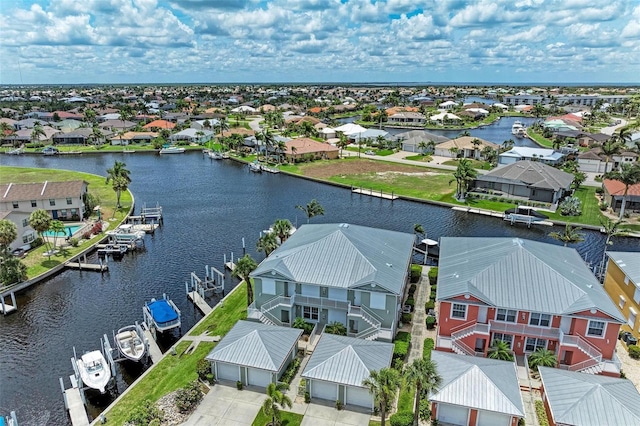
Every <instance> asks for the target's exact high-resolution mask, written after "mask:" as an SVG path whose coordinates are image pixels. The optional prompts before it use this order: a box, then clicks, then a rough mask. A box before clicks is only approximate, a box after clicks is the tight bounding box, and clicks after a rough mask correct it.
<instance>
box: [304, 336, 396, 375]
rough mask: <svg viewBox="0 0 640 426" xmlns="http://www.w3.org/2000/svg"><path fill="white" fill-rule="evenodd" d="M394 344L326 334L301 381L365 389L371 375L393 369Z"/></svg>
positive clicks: (321, 339)
mask: <svg viewBox="0 0 640 426" xmlns="http://www.w3.org/2000/svg"><path fill="white" fill-rule="evenodd" d="M392 356H393V344H392V343H384V342H376V341H370V340H364V339H357V338H355V337H346V336H336V335H333V334H328V333H323V334H322V336H321V337H320V341H319V342H318V344H317V346H316V348H315V349H314V350H313V354H312V355H311V358H310V359H309V362H308V363H307V366H306V367H305V369H304V371H303V372H302V377H304V378H307V379H317V380H324V381H327V382H334V383H340V384H344V385H349V386H359V387H362V382H363V381H364V380H365V379H367V378H368V377H369V375H370V373H371V371H377V370H380V369H382V368H386V367H389V366H390V365H391V358H392Z"/></svg>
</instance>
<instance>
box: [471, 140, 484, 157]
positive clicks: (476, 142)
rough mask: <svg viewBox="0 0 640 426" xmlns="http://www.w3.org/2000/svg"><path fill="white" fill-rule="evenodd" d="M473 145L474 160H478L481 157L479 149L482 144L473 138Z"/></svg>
mask: <svg viewBox="0 0 640 426" xmlns="http://www.w3.org/2000/svg"><path fill="white" fill-rule="evenodd" d="M471 144H472V145H473V158H475V159H478V158H479V157H480V155H479V154H480V153H479V150H478V148H479V147H480V145H482V142H481V141H480V139H478V138H473V140H472V141H471Z"/></svg>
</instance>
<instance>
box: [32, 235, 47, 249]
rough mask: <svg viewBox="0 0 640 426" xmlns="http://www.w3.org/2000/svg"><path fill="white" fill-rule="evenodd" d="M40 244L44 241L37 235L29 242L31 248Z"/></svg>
mask: <svg viewBox="0 0 640 426" xmlns="http://www.w3.org/2000/svg"><path fill="white" fill-rule="evenodd" d="M42 244H44V241H43V240H42V238H40V237H38V238H36V239H35V240H33V241H32V242H31V247H32V248H36V247H40V246H41V245H42Z"/></svg>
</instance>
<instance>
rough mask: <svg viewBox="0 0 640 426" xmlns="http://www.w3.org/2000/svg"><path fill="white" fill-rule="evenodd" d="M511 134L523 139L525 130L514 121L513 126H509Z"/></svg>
mask: <svg viewBox="0 0 640 426" xmlns="http://www.w3.org/2000/svg"><path fill="white" fill-rule="evenodd" d="M511 134H512V135H515V136H517V137H524V136H526V134H527V130H526V128H525V127H524V124H522V122H520V121H515V122H514V123H513V126H511Z"/></svg>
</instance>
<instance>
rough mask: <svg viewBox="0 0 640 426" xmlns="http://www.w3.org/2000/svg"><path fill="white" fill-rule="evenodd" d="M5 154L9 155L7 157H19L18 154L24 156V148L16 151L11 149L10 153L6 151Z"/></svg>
mask: <svg viewBox="0 0 640 426" xmlns="http://www.w3.org/2000/svg"><path fill="white" fill-rule="evenodd" d="M7 154H9V155H20V154H24V148H16V149H12V150H11V151H7Z"/></svg>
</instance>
